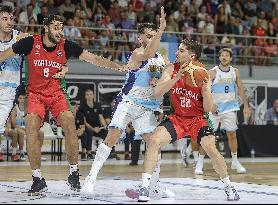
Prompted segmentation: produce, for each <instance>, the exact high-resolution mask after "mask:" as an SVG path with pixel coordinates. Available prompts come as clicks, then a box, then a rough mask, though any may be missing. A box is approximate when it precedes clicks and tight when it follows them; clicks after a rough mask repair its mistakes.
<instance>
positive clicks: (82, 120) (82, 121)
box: [75, 110, 85, 129]
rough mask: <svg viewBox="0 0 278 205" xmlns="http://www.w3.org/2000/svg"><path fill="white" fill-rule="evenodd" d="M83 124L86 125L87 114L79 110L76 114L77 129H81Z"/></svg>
mask: <svg viewBox="0 0 278 205" xmlns="http://www.w3.org/2000/svg"><path fill="white" fill-rule="evenodd" d="M81 125H85V116H84V114H83V113H82V112H80V111H79V110H78V111H77V112H76V116H75V126H76V129H80V128H81Z"/></svg>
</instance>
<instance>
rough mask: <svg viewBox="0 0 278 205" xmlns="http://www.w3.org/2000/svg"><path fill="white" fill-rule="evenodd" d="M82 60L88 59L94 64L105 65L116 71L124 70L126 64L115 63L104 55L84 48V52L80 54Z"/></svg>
mask: <svg viewBox="0 0 278 205" xmlns="http://www.w3.org/2000/svg"><path fill="white" fill-rule="evenodd" d="M79 59H80V60H83V61H86V62H88V63H91V64H94V65H96V66H99V67H105V68H110V69H112V70H116V71H123V70H125V69H124V66H122V65H120V64H118V63H114V62H112V61H110V60H108V59H106V58H104V57H101V56H98V55H95V54H92V53H91V52H89V51H88V50H85V49H84V50H83V52H82V54H81V55H80V56H79Z"/></svg>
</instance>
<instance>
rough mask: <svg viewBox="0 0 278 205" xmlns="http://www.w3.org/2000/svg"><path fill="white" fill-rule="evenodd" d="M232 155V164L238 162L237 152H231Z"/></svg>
mask: <svg viewBox="0 0 278 205" xmlns="http://www.w3.org/2000/svg"><path fill="white" fill-rule="evenodd" d="M231 154H232V162H234V163H235V162H237V152H235V153H232V152H231Z"/></svg>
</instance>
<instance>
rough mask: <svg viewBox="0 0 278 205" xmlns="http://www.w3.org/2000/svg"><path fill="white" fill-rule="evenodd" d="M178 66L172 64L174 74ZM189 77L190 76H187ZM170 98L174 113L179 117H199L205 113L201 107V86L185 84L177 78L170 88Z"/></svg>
mask: <svg viewBox="0 0 278 205" xmlns="http://www.w3.org/2000/svg"><path fill="white" fill-rule="evenodd" d="M179 68H180V66H179V65H178V64H174V74H175V73H177V72H178V70H179ZM189 79H190V78H189ZM170 100H171V104H172V107H173V109H174V115H177V116H181V117H199V116H203V115H204V114H205V112H204V108H203V97H202V88H200V87H192V86H190V85H188V84H186V82H185V80H184V79H182V78H181V79H179V80H178V81H177V82H176V84H175V85H174V86H173V88H172V89H171V90H170Z"/></svg>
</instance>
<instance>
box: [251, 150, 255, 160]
mask: <svg viewBox="0 0 278 205" xmlns="http://www.w3.org/2000/svg"><path fill="white" fill-rule="evenodd" d="M251 158H255V150H254V149H253V148H252V149H251Z"/></svg>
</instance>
